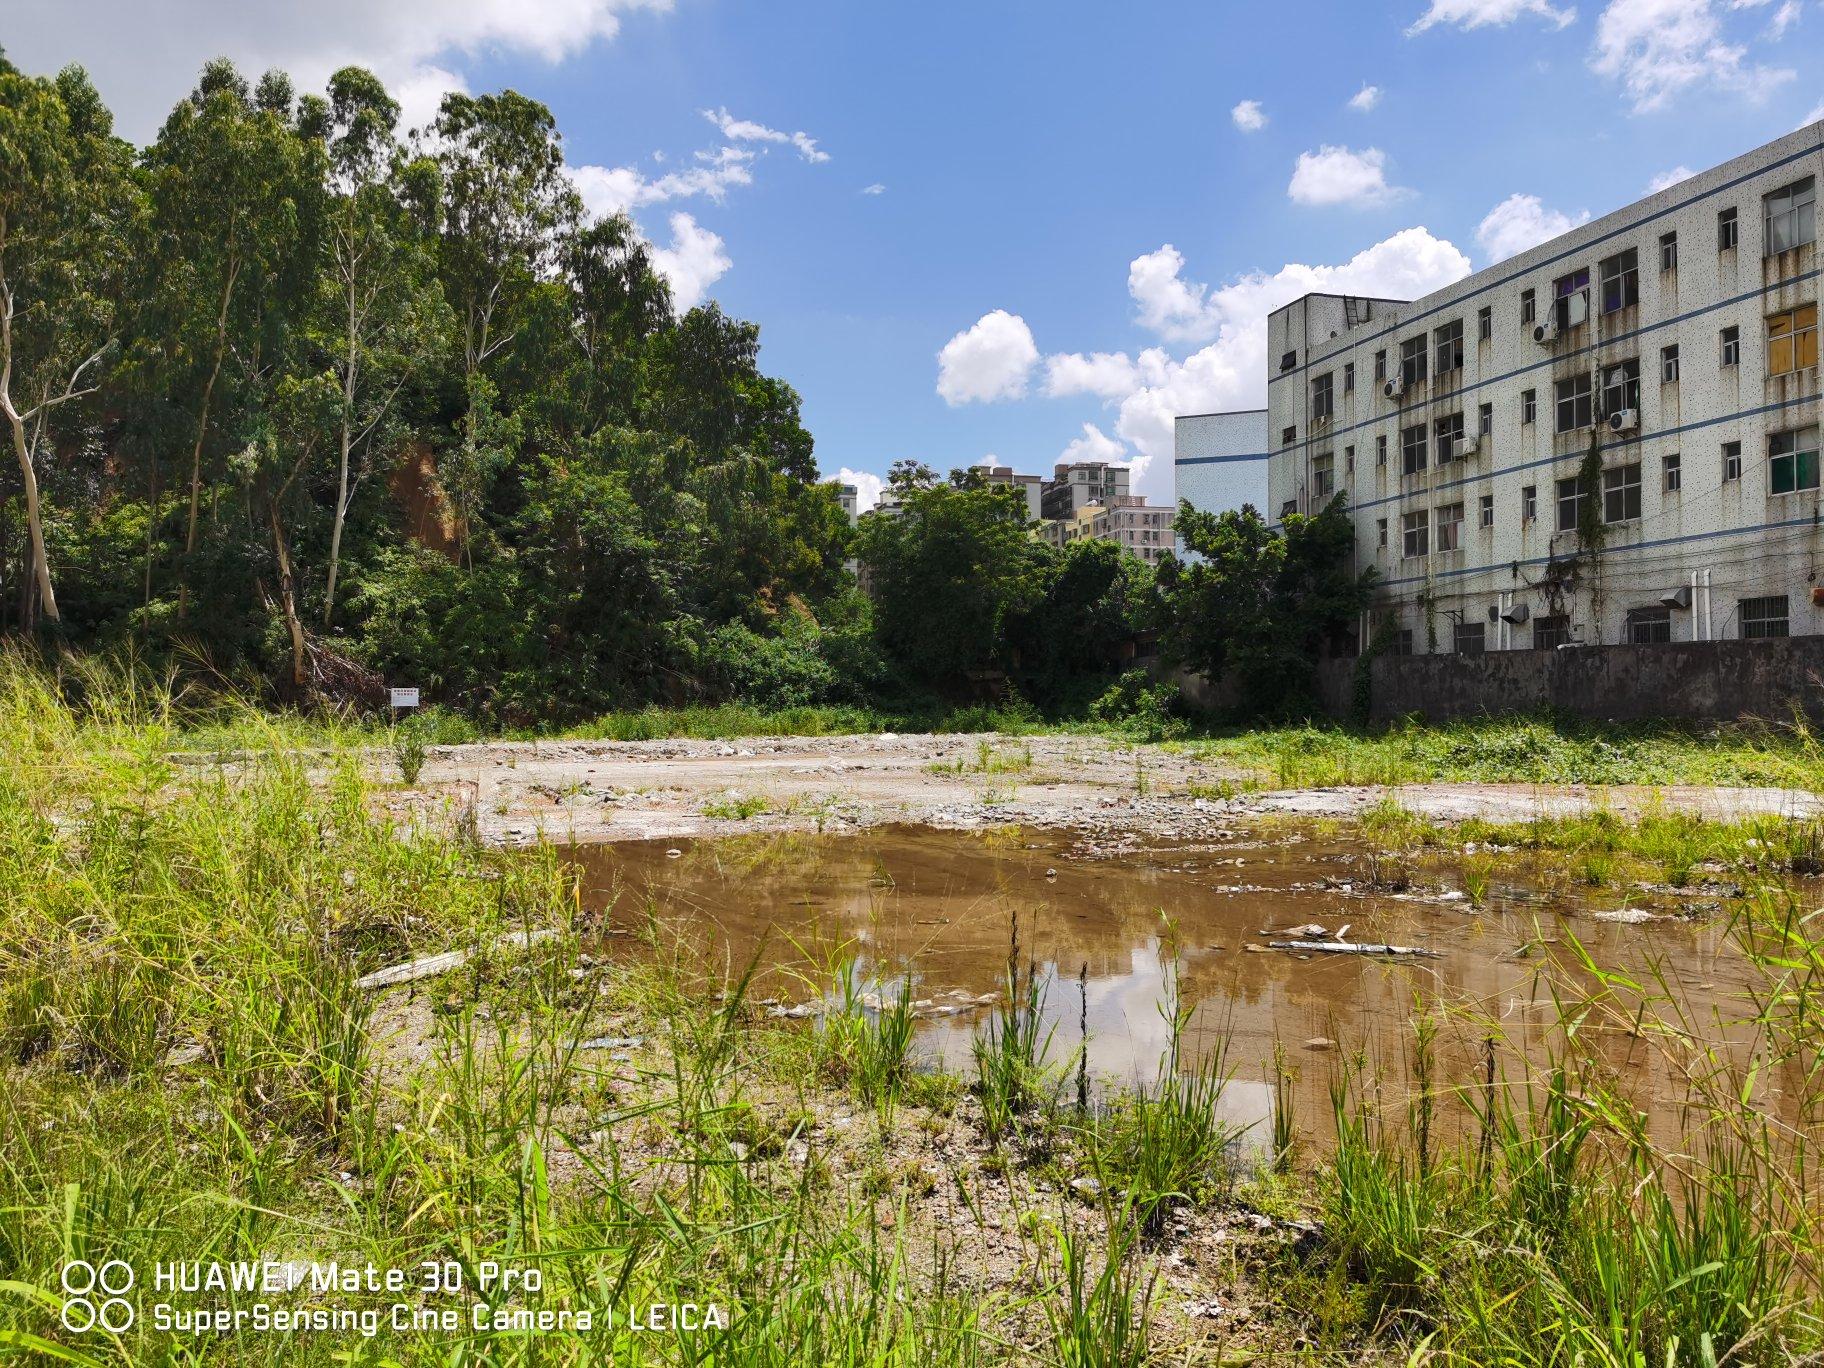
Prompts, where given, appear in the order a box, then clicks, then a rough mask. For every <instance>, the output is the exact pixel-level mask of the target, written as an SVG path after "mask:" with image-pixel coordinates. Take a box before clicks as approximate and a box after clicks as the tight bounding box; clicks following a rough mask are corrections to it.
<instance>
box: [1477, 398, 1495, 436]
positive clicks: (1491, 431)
mask: <svg viewBox="0 0 1824 1368" xmlns="http://www.w3.org/2000/svg"><path fill="white" fill-rule="evenodd" d="M1476 431H1477V432H1478V433H1480V434H1481V435H1482V436H1484V437H1492V436H1494V435H1495V406H1494V405H1493V404H1484V405H1482V407H1481V408H1479V409H1477V410H1476Z"/></svg>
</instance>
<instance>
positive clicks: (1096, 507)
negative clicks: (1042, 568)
mask: <svg viewBox="0 0 1824 1368" xmlns="http://www.w3.org/2000/svg"><path fill="white" fill-rule="evenodd" d="M1173 512H1174V510H1173V509H1170V508H1160V507H1157V506H1156V505H1154V504H1149V503H1148V502H1147V501H1146V500H1145V499H1144V498H1142V497H1140V496H1139V495H1134V494H1117V495H1115V496H1114V497H1113V498H1112V499H1111V500H1110V501H1109V503H1107V504H1099V503H1092V504H1084V505H1083V506H1082V507H1081V508H1079V509H1077V511H1076V512H1075V513H1073V514H1071V515H1070V516H1069V517H1068V518H1052V519H1048V520H1047V521H1046V522H1044V523H1043V524H1042V530H1043V534H1044V537H1045V539H1046V540H1047V541H1049V542H1050V543H1051V544H1052V545H1053V546H1058V547H1063V546H1068V545H1069V544H1070V543H1071V542H1073V541H1079V540H1081V539H1082V538H1084V537H1095V538H1098V539H1100V540H1102V541H1112V542H1114V543H1116V544H1117V545H1119V546H1121V547H1123V548H1125V549H1126V550H1128V551H1131V552H1133V553H1134V554H1135V555H1136V556H1138V557H1140V559H1141V560H1143V561H1146V562H1148V563H1149V564H1150V563H1151V562H1153V561H1156V560H1158V559H1159V557H1160V556H1162V555H1164V554H1165V553H1166V552H1167V551H1170V550H1171V549H1172V546H1173V541H1172V537H1173V533H1172V515H1173Z"/></svg>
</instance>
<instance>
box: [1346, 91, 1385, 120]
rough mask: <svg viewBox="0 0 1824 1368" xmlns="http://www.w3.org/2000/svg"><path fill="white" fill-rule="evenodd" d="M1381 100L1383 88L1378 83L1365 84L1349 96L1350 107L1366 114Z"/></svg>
mask: <svg viewBox="0 0 1824 1368" xmlns="http://www.w3.org/2000/svg"><path fill="white" fill-rule="evenodd" d="M1380 102H1381V88H1380V87H1379V86H1377V85H1363V86H1362V88H1361V89H1360V90H1358V91H1356V92H1355V94H1353V95H1351V96H1350V97H1349V108H1351V109H1354V110H1358V111H1360V112H1361V113H1363V114H1366V113H1367V112H1368V111H1369V110H1371V109H1373V108H1374V107H1375V106H1376V105H1378V104H1379V103H1380Z"/></svg>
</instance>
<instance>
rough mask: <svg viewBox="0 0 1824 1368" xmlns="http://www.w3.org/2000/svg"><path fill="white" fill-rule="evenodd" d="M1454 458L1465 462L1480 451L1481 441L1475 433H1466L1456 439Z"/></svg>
mask: <svg viewBox="0 0 1824 1368" xmlns="http://www.w3.org/2000/svg"><path fill="white" fill-rule="evenodd" d="M1456 446H1457V451H1456V456H1457V459H1458V460H1459V461H1463V460H1467V459H1468V458H1469V457H1471V456H1474V455H1475V454H1476V453H1477V452H1478V451H1480V450H1481V449H1482V439H1481V438H1480V437H1479V436H1477V435H1476V434H1475V433H1473V432H1471V433H1467V434H1465V435H1464V436H1462V437H1459V438H1457V443H1456Z"/></svg>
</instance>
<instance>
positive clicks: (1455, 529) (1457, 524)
mask: <svg viewBox="0 0 1824 1368" xmlns="http://www.w3.org/2000/svg"><path fill="white" fill-rule="evenodd" d="M1462 544H1463V505H1462V504H1460V503H1454V504H1445V505H1444V506H1443V507H1442V508H1440V509H1438V550H1440V551H1456V550H1458V549H1459V548H1461V546H1462Z"/></svg>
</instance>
